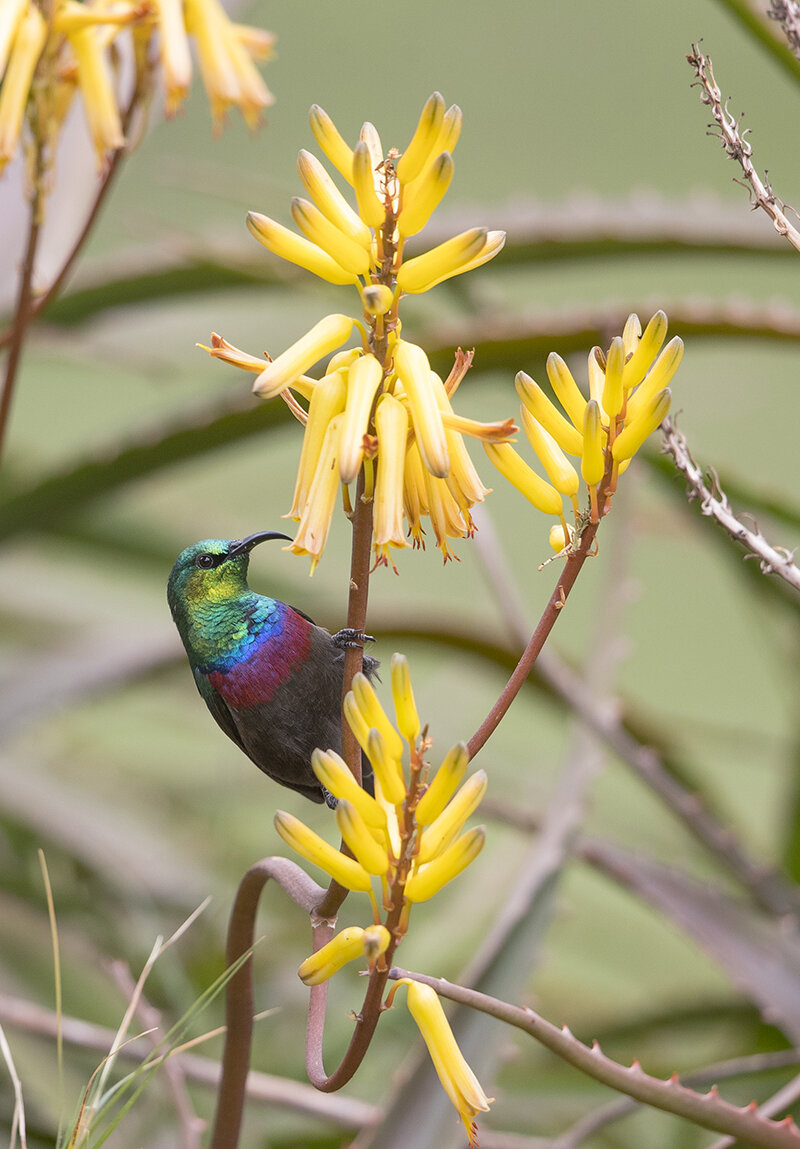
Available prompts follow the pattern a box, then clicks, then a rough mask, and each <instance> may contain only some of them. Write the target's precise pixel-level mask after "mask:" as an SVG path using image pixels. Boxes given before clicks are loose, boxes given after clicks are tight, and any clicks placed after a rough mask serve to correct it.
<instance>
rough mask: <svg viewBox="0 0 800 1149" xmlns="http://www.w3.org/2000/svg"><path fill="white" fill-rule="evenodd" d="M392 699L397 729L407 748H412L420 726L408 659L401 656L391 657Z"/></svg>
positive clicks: (394, 655)
mask: <svg viewBox="0 0 800 1149" xmlns="http://www.w3.org/2000/svg"><path fill="white" fill-rule="evenodd" d="M391 674H392V698H393V699H394V712H395V715H396V717H397V729H398V730H399V731H400V733H401V734H402V735H403V737H404V738H405V740H406V742H407V743H408V744H409V746H414V745H415V743H416V741H417V738H418V737H419V731H420V724H419V715H418V714H417V705H416V703H415V701H414V690H413V687H412V686H411V673H410V671H409V669H408V659H406V658H405V656H404V655H402V654H393V655H392V669H391Z"/></svg>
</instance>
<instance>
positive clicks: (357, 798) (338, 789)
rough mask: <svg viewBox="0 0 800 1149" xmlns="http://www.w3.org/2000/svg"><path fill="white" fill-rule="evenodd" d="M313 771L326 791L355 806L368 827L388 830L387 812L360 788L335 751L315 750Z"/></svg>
mask: <svg viewBox="0 0 800 1149" xmlns="http://www.w3.org/2000/svg"><path fill="white" fill-rule="evenodd" d="M311 769H312V770H313V771H314V773H315V775H316V776H317V778H318V779H319V781H320V782H321V783H322V785H323V786H324V787H325V789H326V790H330V792H331V794H333V795H334V797H336V798H341V799H342V800H343V801H345V802H349V803H350V805H351V806H354V807H355V808H356V810H358V812H359V814H360V815H361V817H362V818H363V819H364V821H365V823H366V824H367V825H368V826H370V827H372V828H373V829H375V830H381V831H383V830H384V829H385V828H386V811H385V810H384V809H383V807H382V806H381V804H380V802H377V801H376V800H375V799H374V798H373V797H372V795H371V794H368V793H367V792H366V790H364V789H363V788H362V787H361V786H359V784H358V782H356V780H355V778H354V777H353V775H352V774H351V773H350V769H349V767H348V765H347V763H346V762H345V761H344V759H343V758H341V757H340V756H339V755H338V754H337V753H336V751H335V750H315V751H314V752H313V753H312V755H311Z"/></svg>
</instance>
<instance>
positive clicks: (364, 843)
mask: <svg viewBox="0 0 800 1149" xmlns="http://www.w3.org/2000/svg"><path fill="white" fill-rule="evenodd" d="M336 824H337V826H338V827H339V832H340V834H341V835H342V837H343V838H344V840H345V842H346V843H347V845H348V846H349V847H350V849H351V850H352V852H353V854H354V855H355V858H356V861H357V862H358V863H359V864H360V865H361V866H363V868H364V869H365V870H366V871H367V873H368V874H385V873H386V871H387V870H388V869H389V855H388V854H387V853H386V848H385V847H384V846H380V845H378V843H377V842H376V841H375V839H374V838H373V837H372V835H371V834H370V832H369V830H368V828H367V824H366V822H365V821H364V819H363V818H362V817H361V815H360V814H359V812H358V810H356V808H355V806H351V805H350V803H349V802H344V801H340V802H339V805H338V806H337V807H336Z"/></svg>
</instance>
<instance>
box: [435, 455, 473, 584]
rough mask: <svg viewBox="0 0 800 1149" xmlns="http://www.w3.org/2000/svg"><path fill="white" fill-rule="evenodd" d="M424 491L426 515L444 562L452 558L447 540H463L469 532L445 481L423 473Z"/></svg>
mask: <svg viewBox="0 0 800 1149" xmlns="http://www.w3.org/2000/svg"><path fill="white" fill-rule="evenodd" d="M424 478H425V489H426V491H427V499H428V515H429V516H430V520H431V526H432V527H433V533H434V535H435V536H436V546H437V547H438V548H439V550H440V551H441V552H442V558H443V560H444V561H445V562H448V560H449V559H451V558H453V555H452V553H451V551H450V548H449V547H448V545H447V540H448V538H451V539H463V538H464V537H465V535H466V534H467V532H468V530H469V526H468V524H467V522H466V520H465V519H464V518H463V517H462V515H461V511H460V510H459V507H458V503H457V502H456V501H455V499H454V498H453V496H452V495H451V493H450V488H449V487H448V486H447V480H446V479H437V478H436V476H435V475H432V474H431V473H430V472H429V471H425V475H424Z"/></svg>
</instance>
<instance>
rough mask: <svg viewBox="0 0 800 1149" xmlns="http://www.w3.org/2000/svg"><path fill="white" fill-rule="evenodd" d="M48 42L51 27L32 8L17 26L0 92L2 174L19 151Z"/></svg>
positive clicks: (36, 9) (39, 13)
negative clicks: (38, 67)
mask: <svg viewBox="0 0 800 1149" xmlns="http://www.w3.org/2000/svg"><path fill="white" fill-rule="evenodd" d="M46 39H47V23H46V21H45V19H44V17H43V16H42V14H41V12H40V11H39V8H38V7H37V5H36V4H29V5H28V9H27V11H26V12H25V15H24V16H23V17H22V19H21V20H20V21H19V23H18V24H17V31H16V36H15V37H14V44H13V46H12V48H11V53H10V57H9V61H8V67H7V69H6V74H5V76H4V78H3V87H2V90H0V172H2V170H3V167H4V165H5V163H6V161H7V160H10V159H11V157H12V156H13V155H14V152H15V151H16V150H17V143H18V142H19V134H20V130H21V128H22V117H23V116H24V114H25V104H26V102H27V99H28V93H29V91H30V87H31V80H32V79H33V73H34V71H35V69H36V65H37V63H38V61H39V56H40V55H41V53H42V49H43V48H44V45H45V40H46Z"/></svg>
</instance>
